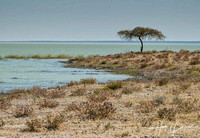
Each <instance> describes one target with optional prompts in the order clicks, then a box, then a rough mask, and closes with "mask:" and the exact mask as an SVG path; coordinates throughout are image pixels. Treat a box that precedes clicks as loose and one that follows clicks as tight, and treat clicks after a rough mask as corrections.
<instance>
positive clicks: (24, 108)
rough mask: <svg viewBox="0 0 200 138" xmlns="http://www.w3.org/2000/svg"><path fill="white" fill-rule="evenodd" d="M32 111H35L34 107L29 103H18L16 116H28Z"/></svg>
mask: <svg viewBox="0 0 200 138" xmlns="http://www.w3.org/2000/svg"><path fill="white" fill-rule="evenodd" d="M31 113H33V108H32V107H31V106H29V105H17V107H16V109H15V112H14V116H15V117H16V118H18V117H27V116H29V115H30V114H31Z"/></svg>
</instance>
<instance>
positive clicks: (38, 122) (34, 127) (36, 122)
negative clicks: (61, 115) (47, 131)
mask: <svg viewBox="0 0 200 138" xmlns="http://www.w3.org/2000/svg"><path fill="white" fill-rule="evenodd" d="M42 122H43V120H42V119H38V118H35V119H31V120H27V122H26V125H27V127H28V128H27V129H26V130H27V131H29V132H39V131H40V130H41V128H42Z"/></svg>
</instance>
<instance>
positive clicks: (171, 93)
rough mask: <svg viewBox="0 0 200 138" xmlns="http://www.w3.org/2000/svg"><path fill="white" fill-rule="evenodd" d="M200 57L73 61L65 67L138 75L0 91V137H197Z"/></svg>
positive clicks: (134, 56) (139, 56)
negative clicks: (119, 78) (113, 79)
mask: <svg viewBox="0 0 200 138" xmlns="http://www.w3.org/2000/svg"><path fill="white" fill-rule="evenodd" d="M199 56H200V53H199V51H194V52H189V51H185V50H181V51H179V52H172V51H161V52H157V51H149V52H143V53H140V52H136V53H131V52H130V53H124V54H116V55H108V56H93V57H87V58H83V57H80V58H75V59H71V60H69V61H68V64H66V66H70V67H79V68H95V69H100V68H101V69H109V71H113V72H114V73H126V74H129V75H134V77H133V78H132V79H128V80H124V81H111V82H107V83H98V82H97V81H96V80H95V79H93V78H86V79H81V80H80V81H72V82H69V83H67V84H66V85H63V86H58V87H52V88H40V87H34V88H31V89H14V90H12V91H9V92H7V93H1V94H0V134H1V135H2V136H5V137H14V136H16V134H17V135H18V136H19V137H34V136H35V137H43V136H44V135H47V136H51V137H98V136H99V137H126V136H129V137H135V136H136V137H137V136H138V137H145V136H149V137H160V136H163V137H174V136H177V137H198V136H199V135H198V134H199V133H200V125H199V122H200V100H199V99H200V93H199V92H200V62H199V60H200V58H199ZM172 129H173V130H172ZM10 132H12V133H10Z"/></svg>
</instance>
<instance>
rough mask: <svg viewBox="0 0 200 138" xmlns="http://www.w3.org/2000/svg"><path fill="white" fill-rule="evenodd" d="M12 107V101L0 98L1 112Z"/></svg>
mask: <svg viewBox="0 0 200 138" xmlns="http://www.w3.org/2000/svg"><path fill="white" fill-rule="evenodd" d="M10 106H11V103H10V100H8V99H5V98H4V97H0V110H6V109H8V108H9V107H10Z"/></svg>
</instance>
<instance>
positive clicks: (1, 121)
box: [0, 119, 5, 128]
mask: <svg viewBox="0 0 200 138" xmlns="http://www.w3.org/2000/svg"><path fill="white" fill-rule="evenodd" d="M4 125H5V122H4V121H3V119H0V128H1V127H3V126H4Z"/></svg>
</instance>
